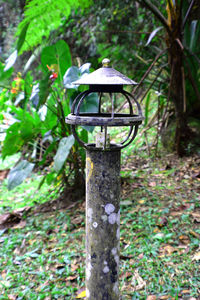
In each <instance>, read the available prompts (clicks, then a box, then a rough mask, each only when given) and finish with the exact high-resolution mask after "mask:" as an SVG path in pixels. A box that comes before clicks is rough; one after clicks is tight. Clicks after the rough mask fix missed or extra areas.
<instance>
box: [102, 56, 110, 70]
mask: <svg viewBox="0 0 200 300" xmlns="http://www.w3.org/2000/svg"><path fill="white" fill-rule="evenodd" d="M102 66H103V67H104V68H109V67H110V59H109V58H104V59H103V60H102Z"/></svg>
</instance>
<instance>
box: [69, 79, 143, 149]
mask: <svg viewBox="0 0 200 300" xmlns="http://www.w3.org/2000/svg"><path fill="white" fill-rule="evenodd" d="M94 92H98V93H99V109H98V113H96V114H94V113H80V109H81V105H82V103H83V101H84V100H85V99H86V97H87V96H88V95H89V94H91V93H94ZM104 93H108V94H109V95H110V98H111V104H112V112H111V113H101V99H102V95H103V94H104ZM113 93H119V94H122V95H124V97H125V98H126V100H127V102H128V104H129V114H119V113H114V99H113ZM130 98H131V99H133V101H134V103H135V104H136V106H137V110H138V114H137V115H134V114H133V106H132V103H131V100H130ZM76 105H77V107H76ZM143 119H144V117H143V115H142V109H141V106H140V104H139V103H138V101H137V100H136V99H135V97H134V96H133V95H132V94H130V93H128V92H127V91H124V90H123V86H113V85H112V86H109V85H108V86H105V85H95V86H93V85H91V86H90V87H89V90H86V91H84V92H82V93H80V94H79V95H78V96H77V97H76V98H75V100H74V101H73V104H72V108H71V114H70V115H69V116H68V117H67V118H66V123H68V124H71V127H72V133H73V135H74V137H75V139H76V140H77V141H78V142H79V144H80V145H82V146H83V147H84V148H86V149H93V150H99V148H97V147H96V146H95V145H94V144H87V143H84V142H83V141H82V140H81V139H80V138H79V136H78V134H77V132H76V126H78V125H89V126H100V127H102V128H103V127H105V130H107V127H115V126H116V127H118V126H129V127H130V129H129V132H128V135H127V137H126V138H125V139H124V140H123V141H122V142H121V143H120V144H111V149H112V150H113V149H115V148H116V149H123V148H125V147H127V146H128V145H129V144H130V143H131V142H132V141H133V140H134V138H135V137H136V135H137V131H138V127H139V125H140V124H141V123H142V120H143ZM111 149H110V148H108V149H107V148H106V149H104V150H105V151H110V150H111Z"/></svg>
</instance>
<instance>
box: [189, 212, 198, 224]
mask: <svg viewBox="0 0 200 300" xmlns="http://www.w3.org/2000/svg"><path fill="white" fill-rule="evenodd" d="M191 215H192V217H193V219H194V221H196V222H197V223H200V212H194V213H191Z"/></svg>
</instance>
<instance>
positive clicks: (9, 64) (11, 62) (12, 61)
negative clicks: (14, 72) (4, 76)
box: [4, 50, 18, 72]
mask: <svg viewBox="0 0 200 300" xmlns="http://www.w3.org/2000/svg"><path fill="white" fill-rule="evenodd" d="M17 56H18V52H17V50H15V51H14V52H13V53H12V54H11V55H10V56H9V57H8V58H7V59H6V65H5V68H4V72H5V71H7V70H9V69H10V68H11V67H12V66H13V65H14V64H15V62H16V59H17Z"/></svg>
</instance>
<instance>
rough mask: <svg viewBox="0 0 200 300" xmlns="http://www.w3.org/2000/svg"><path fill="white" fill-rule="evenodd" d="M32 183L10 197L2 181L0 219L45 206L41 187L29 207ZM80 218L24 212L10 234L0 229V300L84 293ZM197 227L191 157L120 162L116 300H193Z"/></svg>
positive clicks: (198, 165)
mask: <svg viewBox="0 0 200 300" xmlns="http://www.w3.org/2000/svg"><path fill="white" fill-rule="evenodd" d="M36 179H37V178H36ZM34 182H36V181H35V180H33V178H32V179H29V181H28V182H27V183H26V185H25V184H23V185H22V186H21V187H19V189H18V190H14V191H11V192H9V193H10V194H8V192H7V190H6V185H5V182H3V183H2V184H1V187H0V197H1V198H0V201H1V202H0V203H1V207H2V213H3V211H5V210H9V207H10V209H13V208H17V207H22V206H23V205H27V204H29V205H30V204H31V203H32V204H34V203H35V202H34V201H36V200H37V201H36V202H38V201H40V200H41V199H43V200H44V199H46V200H48V197H49V192H48V189H47V187H45V188H44V189H43V190H42V192H40V193H39V194H37V195H38V197H39V198H38V199H36V200H35V196H33V195H34V193H35V186H34V184H35V183H34ZM27 187H29V188H27ZM31 188H32V192H31V193H30V194H27V192H28V191H30V190H31ZM16 191H17V192H16ZM31 195H32V196H31ZM37 195H36V197H37ZM16 199H17V201H16ZM20 199H21V200H20ZM43 200H42V201H43ZM13 203H15V204H13ZM84 213H85V208H84V202H83V201H82V202H78V203H76V205H74V206H73V205H72V206H70V207H69V208H68V209H66V210H60V211H54V212H50V213H43V214H42V213H37V214H34V213H31V212H30V213H29V215H28V216H27V217H24V219H23V222H21V223H19V224H18V226H16V227H15V228H10V229H2V230H0V299H1V300H6V299H10V300H13V299H14V300H15V299H16V300H19V299H33V300H36V299H37V300H39V299H45V300H51V299H52V300H53V299H60V300H67V299H70V300H72V299H76V297H77V295H78V294H80V291H81V290H82V289H84V276H85V270H84V264H85V263H84V259H85V258H84V257H85V238H84V230H85V228H84V222H85V218H84ZM199 224H200V159H199V158H198V157H193V158H188V159H185V160H180V159H176V158H175V157H173V156H167V157H165V159H162V160H157V161H153V160H150V159H146V158H143V159H141V158H139V157H132V158H130V157H129V159H128V160H126V161H124V162H123V169H122V200H121V239H120V240H121V269H120V284H121V295H122V299H123V300H129V299H132V300H133V299H148V300H154V299H193V300H194V299H200V281H199V278H200V264H199V262H200V226H199ZM94 300H95V299H94Z"/></svg>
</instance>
